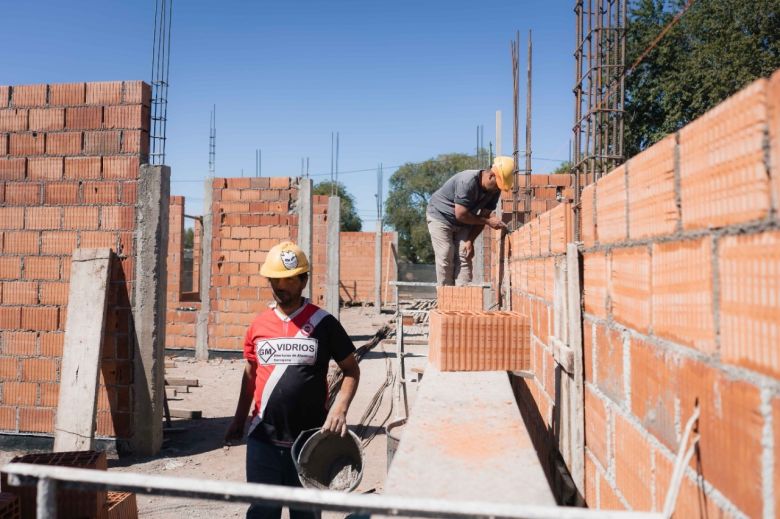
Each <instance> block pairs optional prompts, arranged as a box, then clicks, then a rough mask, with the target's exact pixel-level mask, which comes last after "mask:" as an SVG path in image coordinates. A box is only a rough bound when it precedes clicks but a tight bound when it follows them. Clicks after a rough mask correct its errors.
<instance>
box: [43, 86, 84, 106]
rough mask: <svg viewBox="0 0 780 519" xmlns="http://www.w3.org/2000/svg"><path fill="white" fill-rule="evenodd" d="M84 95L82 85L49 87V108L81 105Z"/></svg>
mask: <svg viewBox="0 0 780 519" xmlns="http://www.w3.org/2000/svg"><path fill="white" fill-rule="evenodd" d="M85 95H86V86H85V84H84V83H59V84H54V85H49V106H73V105H83V104H84V100H85Z"/></svg>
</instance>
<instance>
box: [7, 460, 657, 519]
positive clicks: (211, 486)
mask: <svg viewBox="0 0 780 519" xmlns="http://www.w3.org/2000/svg"><path fill="white" fill-rule="evenodd" d="M3 472H6V473H8V474H10V475H13V476H28V477H32V478H37V479H40V478H50V479H52V480H57V481H61V482H65V483H66V485H65V486H67V487H75V488H82V489H96V490H97V489H102V490H106V489H116V490H124V491H129V492H136V493H139V494H152V495H170V496H180V497H188V498H193V499H213V500H218V501H237V502H244V503H254V502H263V503H267V504H272V505H277V506H289V507H294V508H305V509H325V510H340V511H346V512H353V513H360V514H385V515H393V516H399V515H403V516H417V517H452V518H486V519H487V518H495V519H499V518H507V519H523V518H524V519H557V518H560V519H595V518H605V519H630V518H636V519H662V517H663V516H662V515H661V514H660V513H657V512H628V511H610V510H590V509H586V508H574V507H558V506H538V505H525V504H510V503H493V502H481V501H465V500H464V501H458V500H453V499H429V498H420V497H410V496H392V495H367V494H348V493H344V492H336V491H332V490H313V489H305V488H294V487H285V486H277V485H263V484H258V483H242V482H234V481H213V480H205V479H194V478H173V477H168V476H157V475H153V474H137V473H128V472H107V471H99V470H91V469H77V468H71V467H55V466H50V465H32V464H28V463H9V464H7V465H6V466H5V467H3ZM11 483H12V484H18V483H19V481H18V480H17V481H16V482H15V481H14V478H12V480H11Z"/></svg>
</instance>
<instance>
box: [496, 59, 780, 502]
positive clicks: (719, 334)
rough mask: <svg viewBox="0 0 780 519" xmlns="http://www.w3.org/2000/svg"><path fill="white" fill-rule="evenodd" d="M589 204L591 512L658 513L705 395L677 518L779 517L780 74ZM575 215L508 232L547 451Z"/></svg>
mask: <svg viewBox="0 0 780 519" xmlns="http://www.w3.org/2000/svg"><path fill="white" fill-rule="evenodd" d="M581 200H582V209H581V225H582V227H581V237H582V243H581V245H580V247H579V248H580V252H581V253H582V263H583V267H584V268H583V270H584V272H583V302H584V322H583V327H584V330H583V336H584V375H585V387H584V389H585V395H584V397H585V443H586V448H585V488H584V494H585V498H586V501H587V502H588V505H589V506H591V507H594V508H620V509H623V508H627V509H633V510H641V511H650V510H655V511H659V510H661V509H662V507H663V501H664V497H665V493H666V489H668V488H669V483H670V479H671V473H672V468H673V463H674V457H675V455H676V453H677V452H678V451H679V450H680V449H681V448H682V447H684V446H682V445H681V433H682V426H683V425H684V424H685V422H686V421H687V420H688V418H689V417H690V416H691V414H692V412H693V408H694V405H695V403H696V402H698V405H699V407H700V412H701V417H700V419H699V423H698V432H699V434H700V435H701V440H700V442H699V449H698V457H699V463H697V464H696V465H697V466H698V467H700V468H701V470H702V472H701V473H700V474H696V473H695V472H694V468H693V467H689V468H688V469H687V470H686V473H685V475H684V477H683V480H682V483H681V486H680V495H679V498H678V502H677V509H676V513H675V516H679V517H700V516H720V515H729V516H746V517H762V516H764V517H765V516H773V515H774V514H776V513H777V511H778V509H780V508H779V507H780V501H779V500H778V499H780V496H778V494H777V489H778V488H779V487H778V481H780V463H779V462H778V460H780V458H779V457H778V452H780V450H779V449H778V448H777V445H778V441H780V397H778V395H780V360H778V359H780V357H778V355H777V345H778V337H780V299H778V297H777V294H778V293H780V231H778V229H780V218H779V216H778V215H780V205H778V204H780V71H778V72H776V73H775V74H774V75H773V76H772V78H771V79H769V80H766V79H762V80H759V81H756V82H754V83H753V84H751V85H750V86H748V87H747V88H745V89H744V90H742V91H741V92H739V93H737V94H735V95H734V96H732V97H731V98H729V99H728V100H726V101H725V102H723V103H722V104H720V105H719V106H717V107H715V108H714V109H712V110H711V111H709V112H708V113H706V114H705V115H703V116H702V117H700V118H699V119H697V120H696V121H694V122H692V123H690V124H689V125H687V126H686V127H684V128H683V129H682V130H680V131H679V132H677V133H676V134H675V135H670V136H668V137H667V138H665V139H663V140H661V141H660V142H658V143H656V144H655V145H653V146H652V147H650V148H649V149H647V150H645V151H643V152H642V153H640V154H639V155H637V156H635V157H633V158H631V159H630V160H628V161H627V163H626V164H624V165H623V166H621V167H619V168H617V169H615V170H614V171H612V172H611V173H609V174H608V175H606V176H604V177H602V178H601V179H599V180H598V181H597V182H596V183H595V184H591V185H589V186H588V187H586V188H585V189H584V190H583V193H582V197H581ZM572 220H573V213H572V208H571V205H570V204H565V205H562V206H558V207H556V208H555V209H554V210H553V211H550V212H548V213H544V214H542V215H540V216H538V217H536V218H535V219H534V220H532V221H530V222H529V223H527V224H526V225H524V226H523V227H522V228H520V229H519V230H518V231H516V232H514V233H513V234H512V235H511V238H510V242H511V247H510V249H511V256H507V257H506V259H507V261H508V262H509V273H510V276H511V285H512V308H513V309H514V310H519V311H521V312H524V313H527V314H528V315H529V316H530V318H531V334H532V337H531V344H532V355H531V368H532V371H533V372H534V373H535V377H534V378H533V379H517V380H516V381H515V386H516V388H517V389H518V398H520V399H522V400H523V402H521V406H523V407H524V408H528V409H531V410H532V411H533V412H532V413H529V416H531V415H534V416H536V417H538V420H540V421H541V423H540V424H539V427H538V428H537V427H531V428H532V429H533V430H536V431H540V434H541V436H542V437H537V438H535V439H534V443H535V444H537V445H543V444H544V443H545V442H547V443H548V444H549V445H552V446H554V445H555V444H556V440H555V438H554V435H552V434H551V433H550V432H549V431H551V430H552V428H553V427H554V424H553V422H552V419H553V418H552V417H554V416H556V410H555V408H556V406H557V405H558V404H559V402H558V400H557V398H558V396H557V395H556V376H557V375H556V371H557V368H556V363H555V360H554V358H553V350H552V348H551V345H550V340H549V337H550V335H551V334H552V333H554V332H553V331H554V330H555V329H556V328H555V323H554V312H553V300H554V274H555V268H556V263H557V262H562V261H563V260H564V248H563V246H564V245H565V243H566V242H567V241H572V238H571V236H572V234H571V233H572V230H573V229H571V224H570V223H569V222H571V221H572ZM772 438H774V440H772ZM544 450H545V449H544V448H540V451H544ZM700 478H701V479H700ZM581 490H582V489H581ZM702 493H703V494H704V495H702Z"/></svg>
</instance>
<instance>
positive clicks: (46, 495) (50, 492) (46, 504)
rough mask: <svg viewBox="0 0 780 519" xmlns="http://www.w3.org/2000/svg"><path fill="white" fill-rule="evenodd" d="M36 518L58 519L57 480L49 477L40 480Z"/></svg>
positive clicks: (36, 502)
mask: <svg viewBox="0 0 780 519" xmlns="http://www.w3.org/2000/svg"><path fill="white" fill-rule="evenodd" d="M35 516H36V517H38V518H39V519H57V480H56V479H51V478H48V477H43V478H40V479H38V494H37V496H36V498H35Z"/></svg>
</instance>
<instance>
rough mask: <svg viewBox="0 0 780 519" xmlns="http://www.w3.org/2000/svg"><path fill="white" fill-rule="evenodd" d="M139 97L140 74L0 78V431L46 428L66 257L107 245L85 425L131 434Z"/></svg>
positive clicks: (145, 119) (142, 109) (143, 90)
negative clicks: (95, 382) (96, 362)
mask: <svg viewBox="0 0 780 519" xmlns="http://www.w3.org/2000/svg"><path fill="white" fill-rule="evenodd" d="M149 103H150V89H149V86H148V85H145V84H143V83H142V82H140V81H133V82H121V81H116V82H107V83H73V84H52V85H28V86H14V87H8V86H0V247H1V248H0V284H2V291H1V292H2V293H1V295H0V297H1V298H2V299H0V352H2V353H1V354H0V382H2V386H3V390H2V397H0V430H1V431H8V432H14V433H18V432H34V433H51V432H53V428H54V413H55V407H56V406H57V395H58V388H59V375H58V373H59V364H60V357H61V355H62V347H63V335H64V334H63V328H64V325H65V321H66V312H67V309H66V305H67V298H68V280H69V276H70V257H71V254H72V252H73V249H75V248H77V247H81V248H98V247H110V248H111V249H113V250H114V251H115V253H116V255H117V259H116V261H115V262H114V264H113V265H112V275H111V281H112V284H111V287H110V292H109V298H108V305H109V308H108V311H107V326H106V337H105V340H104V343H103V364H102V367H101V384H103V385H102V386H101V389H100V392H99V397H98V416H97V421H98V427H97V432H98V434H99V435H105V436H115V435H118V436H120V437H124V438H127V437H129V436H130V435H131V434H132V428H131V420H130V416H131V415H130V411H131V404H132V401H131V398H132V397H131V391H130V384H131V383H132V380H133V366H132V356H133V348H132V342H131V339H130V336H129V330H130V322H131V316H130V294H131V293H132V287H133V278H134V255H135V243H134V231H135V204H136V186H137V183H138V177H139V164H140V163H141V162H145V161H146V157H147V154H148V150H149ZM106 386H107V387H108V389H106Z"/></svg>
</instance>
